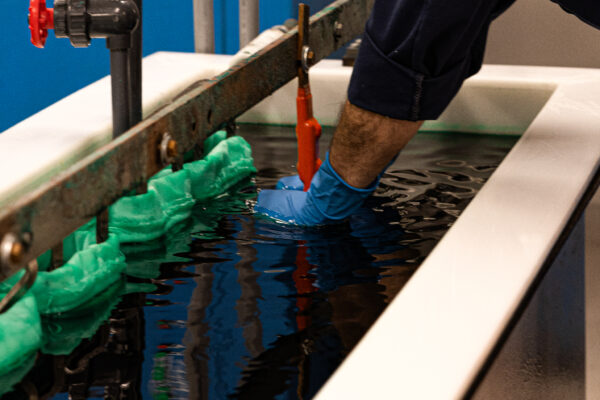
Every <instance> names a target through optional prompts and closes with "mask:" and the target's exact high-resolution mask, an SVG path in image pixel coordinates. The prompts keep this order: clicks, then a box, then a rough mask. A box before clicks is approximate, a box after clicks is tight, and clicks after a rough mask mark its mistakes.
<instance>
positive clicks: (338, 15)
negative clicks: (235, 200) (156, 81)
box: [0, 0, 373, 280]
mask: <svg viewBox="0 0 600 400" xmlns="http://www.w3.org/2000/svg"><path fill="white" fill-rule="evenodd" d="M372 4H373V0H338V1H336V2H334V3H332V4H331V5H330V6H328V7H326V8H325V9H324V10H323V11H321V12H320V13H318V14H316V15H315V16H313V17H312V18H311V24H310V31H311V43H310V45H311V48H313V49H314V52H315V61H318V60H321V59H323V58H325V57H326V56H327V55H329V54H331V53H332V52H333V51H335V50H336V49H337V48H339V47H340V46H341V45H342V44H344V43H345V42H348V41H350V40H352V39H353V38H354V37H355V36H356V35H358V34H360V33H361V32H363V28H364V24H365V22H366V19H367V17H368V15H369V11H370V8H371V6H372ZM336 22H341V23H343V25H344V29H343V30H342V31H341V32H340V30H339V29H338V30H336V29H335V25H336ZM336 32H337V34H336ZM297 40H298V35H297V30H295V29H294V30H292V31H291V32H289V33H287V34H285V35H284V36H283V37H281V38H280V39H278V40H277V41H275V42H273V43H271V44H270V45H268V46H267V47H265V48H264V49H262V50H261V51H259V52H258V53H257V55H256V57H254V58H252V59H250V60H249V61H248V62H247V63H241V64H238V65H236V66H235V67H234V68H232V69H230V70H227V71H226V72H224V73H223V74H221V75H220V76H218V77H215V78H213V79H210V80H207V81H205V82H202V83H200V84H199V85H197V86H194V87H192V88H191V89H190V90H188V91H187V92H185V94H182V95H181V96H179V97H178V98H176V99H175V100H173V101H172V102H171V104H169V105H167V106H165V107H164V108H162V109H160V110H159V111H157V112H156V113H155V114H154V115H152V116H150V117H148V118H147V119H146V120H144V121H142V122H141V123H139V124H138V125H136V126H135V127H133V128H132V129H130V130H129V131H128V132H126V133H125V134H123V135H121V136H120V137H118V138H116V139H115V140H113V141H112V142H111V143H108V144H107V145H105V146H103V147H102V148H100V149H98V150H97V151H95V152H94V153H93V154H91V155H89V156H88V157H86V158H84V159H83V160H81V161H79V162H77V163H76V164H74V165H72V166H71V167H70V168H68V169H67V170H65V171H63V172H62V173H60V174H59V175H57V176H56V177H55V178H54V179H52V180H51V181H49V182H47V183H45V184H44V185H42V186H40V187H39V188H38V189H37V190H35V191H32V192H30V193H29V194H27V195H25V196H23V197H22V198H21V199H19V200H18V201H17V202H15V203H14V204H13V205H12V206H10V207H6V208H4V209H2V210H0V237H2V236H3V235H4V234H6V233H9V232H14V233H16V234H23V233H26V232H31V233H33V239H32V242H31V245H30V247H29V250H28V252H27V253H26V255H25V257H24V263H22V264H21V266H23V265H25V262H27V261H29V260H31V259H33V258H34V257H37V256H39V255H40V254H42V253H43V252H44V251H46V250H47V249H49V248H51V247H53V246H56V245H57V244H58V243H59V242H60V241H61V240H62V238H64V237H65V236H67V235H69V234H70V233H71V232H73V231H74V230H75V229H77V228H78V227H80V226H81V225H83V224H84V223H86V222H87V221H89V220H90V219H91V218H93V217H94V216H96V215H97V214H98V213H99V212H100V211H101V210H103V209H104V208H106V207H108V206H109V205H111V204H112V203H114V202H115V201H116V200H118V199H119V198H120V197H122V196H124V195H126V194H127V193H128V192H129V191H130V190H132V189H133V188H135V187H137V186H138V185H140V184H142V183H144V182H146V181H147V180H148V178H150V177H151V176H152V175H154V174H155V173H157V172H158V171H159V170H160V169H162V168H163V167H164V165H163V163H162V162H161V160H160V154H159V151H158V149H159V146H160V143H161V140H162V138H163V134H164V133H165V132H169V133H170V135H171V136H172V137H173V139H174V140H176V141H177V146H178V149H179V150H180V152H181V153H182V154H183V153H185V152H187V151H189V150H191V149H193V148H194V146H195V145H196V144H199V143H202V142H203V140H204V139H205V138H206V136H207V135H208V134H209V133H211V132H214V131H215V130H217V129H219V128H220V127H221V126H223V125H224V124H226V123H227V122H229V121H231V120H233V119H235V118H236V117H238V116H239V115H241V114H242V113H243V112H245V111H246V110H248V109H249V108H251V107H252V106H254V105H256V104H257V103H258V102H260V101H261V100H262V99H264V98H265V97H267V96H269V95H270V94H271V93H273V92H274V91H275V90H277V89H279V88H280V87H282V86H283V85H284V84H286V83H287V82H289V81H290V80H292V79H294V78H295V77H296V75H297V69H296V67H297V60H296V51H297ZM17 269H18V268H15V267H7V268H3V269H1V270H0V280H3V279H4V278H6V277H8V276H10V275H12V274H13V273H14V272H15V271H16V270H17Z"/></svg>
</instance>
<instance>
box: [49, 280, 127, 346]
mask: <svg viewBox="0 0 600 400" xmlns="http://www.w3.org/2000/svg"><path fill="white" fill-rule="evenodd" d="M125 287H126V283H125V279H120V280H119V281H118V282H116V283H114V284H113V285H111V286H109V287H108V288H106V289H105V290H104V291H103V292H102V293H100V294H99V295H98V296H96V297H94V299H92V300H91V301H89V302H88V303H86V304H84V305H82V306H80V307H78V308H75V309H73V310H70V311H69V312H67V313H64V314H59V315H51V316H47V317H43V319H42V332H43V339H44V342H43V345H42V352H44V353H46V354H52V355H64V354H70V353H71V352H72V351H73V350H75V348H76V347H77V346H78V345H79V343H81V341H82V340H83V339H87V338H90V337H92V336H93V335H94V333H96V331H97V330H98V328H99V327H100V325H102V324H103V323H104V322H106V320H107V319H108V317H109V316H110V313H111V311H112V310H113V308H114V307H115V306H116V305H117V304H118V302H119V301H120V300H121V297H120V296H121V295H122V294H123V292H124V291H125Z"/></svg>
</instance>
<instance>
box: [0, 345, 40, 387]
mask: <svg viewBox="0 0 600 400" xmlns="http://www.w3.org/2000/svg"><path fill="white" fill-rule="evenodd" d="M22 358H23V359H22V360H21V363H20V364H19V365H18V366H17V367H15V368H14V369H11V370H10V371H9V372H7V373H6V374H4V375H0V396H2V395H4V394H6V393H9V392H10V391H11V390H12V389H13V387H14V386H15V385H16V384H17V383H19V382H21V381H22V380H23V378H25V375H27V373H28V372H29V371H30V370H31V369H32V368H33V366H34V365H35V361H36V360H37V353H33V354H30V355H29V356H22Z"/></svg>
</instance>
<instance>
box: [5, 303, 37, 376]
mask: <svg viewBox="0 0 600 400" xmlns="http://www.w3.org/2000/svg"><path fill="white" fill-rule="evenodd" d="M41 345H42V325H41V319H40V314H39V312H38V308H37V302H36V301H35V297H34V296H33V295H32V294H30V293H27V294H26V295H25V296H23V297H22V298H21V299H20V300H19V301H18V302H16V303H15V304H14V305H13V306H12V307H10V308H9V309H8V310H7V311H6V312H5V313H4V314H2V317H1V318H0V376H4V375H6V374H8V373H9V372H10V371H12V370H13V369H16V368H18V367H19V366H21V365H22V364H23V362H25V361H27V359H28V358H29V357H30V356H31V355H32V354H35V353H36V352H37V350H38V349H39V348H40V346H41Z"/></svg>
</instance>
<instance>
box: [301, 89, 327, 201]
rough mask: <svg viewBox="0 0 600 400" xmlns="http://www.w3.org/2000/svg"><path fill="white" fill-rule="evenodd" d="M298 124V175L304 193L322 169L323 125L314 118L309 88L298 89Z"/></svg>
mask: <svg viewBox="0 0 600 400" xmlns="http://www.w3.org/2000/svg"><path fill="white" fill-rule="evenodd" d="M296 110H297V114H298V124H297V125H296V137H297V139H298V166H297V168H298V175H299V176H300V180H301V181H302V183H304V191H305V192H306V191H307V190H308V189H309V188H310V181H311V180H312V178H313V176H314V175H315V173H316V172H317V171H318V170H319V167H321V160H320V159H319V137H320V136H321V125H319V123H318V122H317V120H316V119H315V117H314V116H313V110H312V95H311V94H310V88H309V87H300V88H298V97H297V98H296Z"/></svg>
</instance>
